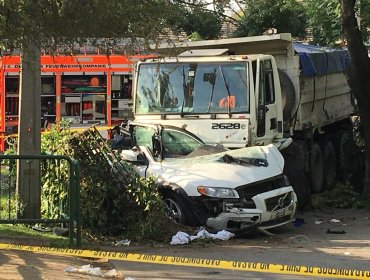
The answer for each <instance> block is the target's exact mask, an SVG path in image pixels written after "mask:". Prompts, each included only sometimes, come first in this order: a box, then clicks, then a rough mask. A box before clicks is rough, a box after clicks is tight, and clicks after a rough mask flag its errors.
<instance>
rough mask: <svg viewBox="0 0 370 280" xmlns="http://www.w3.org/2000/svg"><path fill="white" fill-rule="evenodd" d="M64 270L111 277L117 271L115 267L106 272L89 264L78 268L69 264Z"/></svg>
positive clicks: (114, 275) (116, 274)
mask: <svg viewBox="0 0 370 280" xmlns="http://www.w3.org/2000/svg"><path fill="white" fill-rule="evenodd" d="M65 272H74V273H83V274H88V275H94V276H100V277H104V278H112V277H116V276H118V273H117V271H116V270H115V269H111V270H109V271H108V272H105V273H104V272H103V271H102V270H101V268H100V267H92V266H91V265H90V264H87V265H83V266H80V267H79V268H76V267H73V266H70V267H67V268H66V269H65Z"/></svg>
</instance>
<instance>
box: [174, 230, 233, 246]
mask: <svg viewBox="0 0 370 280" xmlns="http://www.w3.org/2000/svg"><path fill="white" fill-rule="evenodd" d="M234 236H235V234H234V233H231V232H228V231H226V230H221V231H219V232H217V233H209V232H208V231H207V230H205V229H204V228H201V229H200V230H199V231H198V233H197V234H196V235H189V234H187V233H186V232H182V231H179V232H178V233H176V235H174V236H172V240H171V242H170V244H171V245H178V244H187V243H189V241H193V240H195V239H198V238H211V239H220V240H223V241H225V240H229V239H230V238H232V237H234Z"/></svg>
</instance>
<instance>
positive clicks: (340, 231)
mask: <svg viewBox="0 0 370 280" xmlns="http://www.w3.org/2000/svg"><path fill="white" fill-rule="evenodd" d="M326 233H331V234H345V233H346V232H345V231H344V230H331V229H328V230H327V231H326Z"/></svg>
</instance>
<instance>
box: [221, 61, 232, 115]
mask: <svg viewBox="0 0 370 280" xmlns="http://www.w3.org/2000/svg"><path fill="white" fill-rule="evenodd" d="M218 67H219V68H220V72H221V76H222V80H223V81H224V84H225V87H226V90H227V96H228V100H227V102H226V103H227V113H228V114H229V118H231V110H230V102H231V94H230V89H229V84H228V83H227V82H226V79H225V75H224V71H223V70H222V67H221V65H219V66H218Z"/></svg>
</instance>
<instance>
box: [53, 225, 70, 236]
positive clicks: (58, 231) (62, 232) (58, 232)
mask: <svg viewBox="0 0 370 280" xmlns="http://www.w3.org/2000/svg"><path fill="white" fill-rule="evenodd" d="M53 234H55V235H57V236H68V234H69V229H68V228H61V227H55V228H53Z"/></svg>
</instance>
